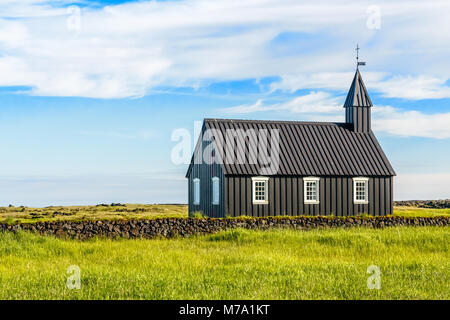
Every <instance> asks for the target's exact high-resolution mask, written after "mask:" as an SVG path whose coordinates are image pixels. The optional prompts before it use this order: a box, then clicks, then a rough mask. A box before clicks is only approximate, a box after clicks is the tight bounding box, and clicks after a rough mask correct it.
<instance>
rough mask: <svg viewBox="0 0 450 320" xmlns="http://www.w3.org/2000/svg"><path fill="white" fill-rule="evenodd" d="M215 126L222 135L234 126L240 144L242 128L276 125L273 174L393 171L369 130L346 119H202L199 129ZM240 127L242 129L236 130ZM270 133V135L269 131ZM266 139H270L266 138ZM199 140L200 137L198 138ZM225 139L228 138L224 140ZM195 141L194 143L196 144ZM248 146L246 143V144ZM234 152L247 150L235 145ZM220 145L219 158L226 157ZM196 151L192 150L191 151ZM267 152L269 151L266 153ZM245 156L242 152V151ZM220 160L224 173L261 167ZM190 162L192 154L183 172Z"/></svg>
mask: <svg viewBox="0 0 450 320" xmlns="http://www.w3.org/2000/svg"><path fill="white" fill-rule="evenodd" d="M206 129H217V130H218V131H219V132H221V134H222V136H223V137H226V131H227V130H229V129H235V132H236V133H237V138H236V139H237V140H240V141H241V143H243V144H241V145H244V144H247V145H248V137H246V136H245V130H247V129H254V130H255V131H257V130H260V129H267V130H268V131H269V132H270V130H271V129H278V132H279V137H280V139H279V145H280V150H279V151H280V152H279V154H280V159H279V169H278V171H277V173H276V175H296V176H309V175H315V176H393V175H395V172H394V169H393V168H392V166H391V164H390V163H389V160H388V159H387V158H386V156H385V154H384V152H383V150H382V149H381V146H380V145H379V143H378V141H377V139H376V137H375V135H374V134H373V132H372V131H369V132H367V133H357V132H354V131H353V130H351V127H350V126H349V125H348V124H346V123H332V122H300V121H266V120H234V119H205V121H204V126H203V130H206ZM237 129H243V130H237ZM269 136H270V135H269ZM268 140H269V141H270V139H268ZM199 143H200V139H199ZM226 143H229V142H226ZM198 147H199V144H198V145H197V148H198ZM247 148H248V147H247ZM235 149H236V150H234V152H236V153H241V154H242V153H245V152H247V156H248V151H247V150H243V149H242V148H235ZM226 151H227V150H226V148H225V147H224V148H223V151H222V152H223V153H222V152H221V154H223V158H224V159H225V157H226ZM195 154H196V152H194V155H195ZM269 156H270V155H269ZM244 157H245V155H244ZM224 162H225V163H224V164H222V168H223V171H224V174H226V175H258V174H260V172H261V171H260V169H261V167H263V166H262V165H261V164H260V161H259V160H258V163H256V164H250V163H248V162H249V161H246V162H247V163H244V164H238V163H234V164H227V163H226V161H224ZM193 165H194V157H193V158H192V162H191V164H190V166H189V169H188V172H187V176H189V173H190V170H191V168H192V166H193Z"/></svg>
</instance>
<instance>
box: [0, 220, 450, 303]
mask: <svg viewBox="0 0 450 320" xmlns="http://www.w3.org/2000/svg"><path fill="white" fill-rule="evenodd" d="M449 245H450V227H396V228H386V229H365V228H351V229H322V230H312V231H295V230H272V231H247V230H231V231H226V232H221V233H217V234H213V235H208V236H198V237H192V238H185V239H183V238H176V239H160V240H145V239H140V240H125V239H120V240H109V239H95V240H90V241H84V242H82V241H77V240H61V239H56V238H53V237H44V236H39V235H36V234H30V233H24V232H22V233H18V234H14V233H0V288H1V290H0V299H449V298H450V293H449V292H450V271H449V270H450V254H449ZM70 265H78V266H79V267H80V268H81V277H82V280H81V289H80V290H69V289H67V288H66V286H65V283H66V278H67V277H68V275H67V274H66V269H67V267H68V266H70ZM370 265H377V266H379V267H380V268H381V289H380V290H369V289H368V288H367V286H366V281H367V277H368V276H369V275H368V274H367V273H366V270H367V267H368V266H370Z"/></svg>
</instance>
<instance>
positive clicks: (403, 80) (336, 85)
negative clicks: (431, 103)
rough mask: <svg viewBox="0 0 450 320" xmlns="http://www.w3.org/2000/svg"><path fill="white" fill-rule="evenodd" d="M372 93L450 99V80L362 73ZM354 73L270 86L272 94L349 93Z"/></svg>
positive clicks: (290, 77) (289, 79)
mask: <svg viewBox="0 0 450 320" xmlns="http://www.w3.org/2000/svg"><path fill="white" fill-rule="evenodd" d="M362 74H363V79H364V82H365V83H366V86H367V88H368V90H369V91H372V92H374V91H376V92H380V93H381V95H382V96H384V97H387V98H404V99H410V100H421V99H442V98H450V87H449V86H447V85H446V81H447V80H448V79H449V78H448V77H434V76H429V75H418V76H412V75H406V76H389V75H388V74H387V73H382V72H362ZM353 76H354V72H334V73H330V72H324V73H310V74H286V75H283V76H281V81H275V82H273V83H271V84H270V89H271V92H274V91H276V90H281V91H288V92H291V93H292V92H295V91H297V90H300V89H328V90H340V91H346V90H348V88H349V87H350V83H351V81H352V78H353Z"/></svg>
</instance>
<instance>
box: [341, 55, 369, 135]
mask: <svg viewBox="0 0 450 320" xmlns="http://www.w3.org/2000/svg"><path fill="white" fill-rule="evenodd" d="M357 50H359V47H357ZM356 59H357V66H356V72H355V76H354V77H353V81H352V85H351V86H350V90H349V91H348V94H347V98H346V99H345V103H344V108H345V122H346V123H349V124H352V125H353V131H355V132H369V131H370V130H371V129H370V125H371V123H370V122H371V119H370V118H371V116H370V107H372V101H371V100H370V97H369V93H368V92H367V89H366V86H365V85H364V82H363V79H362V77H361V74H360V73H359V68H358V66H360V65H365V62H359V61H358V56H357V58H356Z"/></svg>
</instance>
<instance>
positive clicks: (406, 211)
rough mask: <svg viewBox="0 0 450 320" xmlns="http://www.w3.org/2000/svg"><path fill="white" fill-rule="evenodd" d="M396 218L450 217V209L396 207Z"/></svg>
mask: <svg viewBox="0 0 450 320" xmlns="http://www.w3.org/2000/svg"><path fill="white" fill-rule="evenodd" d="M394 216H402V217H438V216H446V217H450V208H447V209H429V208H416V207H400V206H398V207H394Z"/></svg>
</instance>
